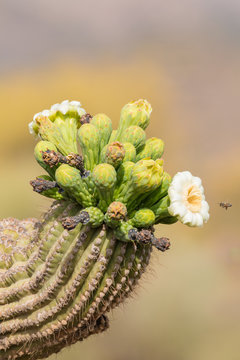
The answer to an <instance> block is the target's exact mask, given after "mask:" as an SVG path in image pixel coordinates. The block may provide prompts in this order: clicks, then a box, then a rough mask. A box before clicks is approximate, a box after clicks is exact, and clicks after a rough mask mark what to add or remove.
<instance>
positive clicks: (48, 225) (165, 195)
mask: <svg viewBox="0 0 240 360" xmlns="http://www.w3.org/2000/svg"><path fill="white" fill-rule="evenodd" d="M150 113H151V105H150V104H149V103H148V102H147V101H146V100H138V101H136V102H134V101H133V102H130V103H129V104H127V105H125V106H124V108H123V110H122V112H121V119H120V126H119V128H118V129H117V130H112V123H111V120H110V119H109V118H108V117H107V116H106V115H104V114H97V115H95V116H93V117H92V116H91V115H89V114H86V111H85V110H84V109H83V108H82V107H81V104H80V103H79V102H77V101H71V102H69V101H67V100H66V101H64V102H62V103H61V104H55V105H53V106H52V107H51V109H50V110H44V111H43V112H41V113H38V114H37V115H36V116H35V117H34V120H33V122H32V123H31V124H30V126H29V127H30V131H31V132H32V133H34V134H35V135H36V136H37V137H38V140H39V142H38V143H37V145H36V148H35V151H34V155H35V158H36V160H37V162H38V163H39V165H40V166H41V167H42V168H43V169H44V170H45V171H47V173H48V175H46V174H45V175H40V176H38V177H37V178H36V179H35V180H32V181H31V185H32V186H33V190H34V191H36V192H38V193H40V194H42V195H44V196H48V197H50V198H53V199H55V201H54V202H53V204H52V206H51V208H50V209H49V210H48V211H47V212H46V213H45V214H44V216H43V218H42V219H41V220H39V221H38V220H35V219H27V220H22V221H19V220H16V219H5V220H3V221H1V222H0V359H1V360H15V359H20V360H27V359H32V360H36V359H40V358H47V357H48V356H49V355H51V354H52V353H56V352H58V351H60V350H61V349H62V348H63V347H65V346H67V345H71V344H73V343H75V342H77V341H79V340H83V339H84V338H86V337H88V336H89V335H91V334H96V333H99V332H102V331H104V330H105V329H107V328H108V325H109V324H108V319H107V317H106V313H107V312H108V311H109V310H110V309H112V308H114V307H115V306H117V305H118V304H119V303H121V302H122V301H123V300H124V299H125V298H126V297H128V295H129V294H130V292H131V291H132V290H133V289H134V287H135V286H136V284H137V282H138V280H139V279H140V277H141V275H142V273H143V272H144V271H145V269H146V266H147V265H148V263H149V260H150V255H151V252H152V248H153V247H155V248H157V249H159V250H161V251H165V250H167V249H168V248H169V245H170V243H169V240H168V239H167V238H165V237H164V238H159V239H158V238H156V237H155V235H154V228H153V225H155V224H161V223H163V224H172V223H174V222H176V221H177V220H180V221H181V222H183V223H185V224H187V225H190V226H200V225H202V224H203V222H206V221H207V220H208V217H209V215H208V204H207V202H206V201H205V198H204V194H203V187H202V185H201V180H200V179H199V178H197V177H193V176H192V175H191V174H190V173H189V172H187V171H185V172H182V173H178V174H177V175H176V176H175V177H174V178H173V180H171V177H170V175H169V174H167V173H166V172H165V171H164V169H163V160H162V159H161V158H160V157H161V156H162V153H163V147H164V143H163V141H162V140H160V139H157V138H152V139H149V140H147V141H146V134H145V131H144V130H145V129H146V127H147V125H148V123H149V118H150ZM77 141H79V143H80V145H81V154H82V155H80V153H78V151H80V149H79V145H78V143H77ZM125 144H127V145H125ZM130 159H131V161H129V160H130Z"/></svg>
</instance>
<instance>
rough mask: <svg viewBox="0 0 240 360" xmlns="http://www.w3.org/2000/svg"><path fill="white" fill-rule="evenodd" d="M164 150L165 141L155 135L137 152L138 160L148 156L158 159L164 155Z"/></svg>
mask: <svg viewBox="0 0 240 360" xmlns="http://www.w3.org/2000/svg"><path fill="white" fill-rule="evenodd" d="M163 151H164V142H163V141H162V140H161V139H158V138H155V137H153V138H150V139H148V140H147V141H146V144H145V146H144V147H143V149H141V151H140V152H139V153H138V154H137V157H136V160H137V161H139V160H141V159H147V158H149V159H153V160H157V159H158V158H160V157H161V156H162V155H163Z"/></svg>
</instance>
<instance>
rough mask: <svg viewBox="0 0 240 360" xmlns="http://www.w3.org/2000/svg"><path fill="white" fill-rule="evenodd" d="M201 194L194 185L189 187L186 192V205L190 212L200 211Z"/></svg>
mask: <svg viewBox="0 0 240 360" xmlns="http://www.w3.org/2000/svg"><path fill="white" fill-rule="evenodd" d="M201 202H202V194H201V191H200V189H199V188H198V187H197V186H196V185H191V186H190V187H189V188H188V190H187V198H186V203H187V204H186V205H187V207H188V208H189V210H191V211H192V212H198V211H199V210H200V209H201Z"/></svg>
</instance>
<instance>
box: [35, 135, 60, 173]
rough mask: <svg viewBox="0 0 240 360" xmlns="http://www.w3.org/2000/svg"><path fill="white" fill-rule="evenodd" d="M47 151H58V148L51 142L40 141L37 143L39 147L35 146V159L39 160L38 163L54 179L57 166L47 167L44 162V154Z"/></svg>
mask: <svg viewBox="0 0 240 360" xmlns="http://www.w3.org/2000/svg"><path fill="white" fill-rule="evenodd" d="M47 150H53V151H57V148H56V146H55V145H54V144H52V143H51V142H49V141H39V142H38V143H37V145H36V146H35V149H34V156H35V159H36V160H37V162H38V163H39V165H40V166H41V167H42V168H43V169H44V170H46V171H47V172H48V173H49V175H50V176H51V178H52V179H54V176H55V171H56V169H57V166H54V167H52V168H51V167H50V166H49V165H47V164H46V163H45V162H44V161H43V158H42V153H43V152H44V151H47Z"/></svg>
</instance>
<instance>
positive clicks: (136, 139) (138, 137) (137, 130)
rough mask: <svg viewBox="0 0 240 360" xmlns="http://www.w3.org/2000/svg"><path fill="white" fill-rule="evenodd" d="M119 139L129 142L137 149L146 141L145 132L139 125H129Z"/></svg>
mask: <svg viewBox="0 0 240 360" xmlns="http://www.w3.org/2000/svg"><path fill="white" fill-rule="evenodd" d="M120 141H122V142H123V143H124V142H129V143H131V144H132V145H133V146H134V147H135V148H136V151H139V150H140V149H141V148H142V147H143V146H144V145H145V142H146V133H145V131H144V130H143V129H142V128H141V127H140V126H136V125H133V126H129V127H128V128H127V129H126V130H125V131H124V133H123V134H122V136H121V139H120Z"/></svg>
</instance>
